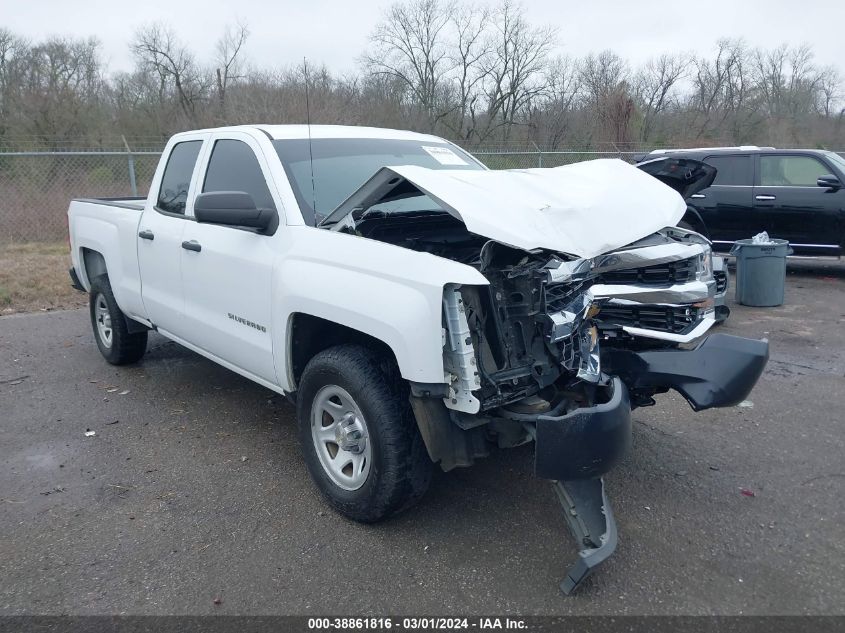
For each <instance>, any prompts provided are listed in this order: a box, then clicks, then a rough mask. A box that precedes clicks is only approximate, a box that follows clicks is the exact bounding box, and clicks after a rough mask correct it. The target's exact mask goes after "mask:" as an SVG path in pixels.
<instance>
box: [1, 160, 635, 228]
mask: <svg viewBox="0 0 845 633" xmlns="http://www.w3.org/2000/svg"><path fill="white" fill-rule="evenodd" d="M647 151H648V150H647V149H643V150H641V151H639V152H637V151H633V150H631V149H630V148H627V147H626V148H625V150H624V151H620V150H607V151H595V150H591V149H579V148H576V149H569V150H556V151H541V150H539V149H537V148H535V149H533V150H532V149H530V148H529V149H519V150H507V149H501V148H494V149H489V148H488V149H484V148H479V149H475V150H473V151H472V153H473V154H474V155H475V156H476V157H478V159H479V160H481V161H482V162H483V163H484V164H485V165H487V166H488V167H490V168H491V169H527V168H532V167H558V166H560V165H568V164H570V163H575V162H579V161H584V160H590V159H594V158H622V159H623V160H628V161H633V160H634V156H636V155H637V154H641V153H644V152H647ZM160 156H161V152H159V151H132V152H126V151H123V152H121V151H66V152H3V151H0V244H17V243H26V242H56V241H61V240H64V239H65V237H66V235H67V207H68V203H69V202H70V200H71V199H72V198H105V197H129V196H138V195H140V196H145V195H146V194H147V191H148V190H149V187H150V182H151V181H152V178H153V174H154V173H155V169H156V166H157V164H158V160H159V157H160Z"/></svg>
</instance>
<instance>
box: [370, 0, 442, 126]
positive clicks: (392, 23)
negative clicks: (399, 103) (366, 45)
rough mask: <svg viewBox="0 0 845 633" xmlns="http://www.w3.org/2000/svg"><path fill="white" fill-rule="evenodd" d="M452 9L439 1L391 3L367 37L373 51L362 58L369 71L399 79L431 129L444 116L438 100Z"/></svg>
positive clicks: (409, 0)
mask: <svg viewBox="0 0 845 633" xmlns="http://www.w3.org/2000/svg"><path fill="white" fill-rule="evenodd" d="M454 10H455V8H454V5H453V4H451V3H445V2H443V1H441V0H408V1H407V2H400V3H396V4H394V5H392V6H391V7H390V8H389V9H388V11H387V13H386V14H385V15H384V18H383V19H382V21H381V22H380V23H379V24H378V25H377V26H376V29H375V31H374V32H373V34H372V35H371V36H370V41H371V43H372V44H373V46H374V50H372V51H371V52H370V53H368V54H367V55H366V56H365V57H364V62H365V64H366V66H367V67H368V69H369V71H370V72H371V73H374V74H380V75H387V76H389V77H393V78H395V79H397V80H399V81H400V82H401V83H402V84H403V85H404V86H405V87H406V89H407V90H408V92H409V95H410V97H411V100H412V102H413V103H414V104H416V105H418V106H419V107H420V108H421V109H422V111H423V113H424V114H425V115H426V117H427V119H428V125H429V128H430V129H432V130H433V129H434V127H435V125H436V124H437V122H438V120H439V119H440V118H441V117H442V116H443V115H444V113H443V112H441V111H440V106H441V104H440V103H439V102H438V99H439V97H441V96H442V78H443V75H444V73H445V72H446V71H447V69H448V67H449V57H448V46H447V43H446V36H447V29H448V26H449V24H450V22H451V20H452V15H453V12H454Z"/></svg>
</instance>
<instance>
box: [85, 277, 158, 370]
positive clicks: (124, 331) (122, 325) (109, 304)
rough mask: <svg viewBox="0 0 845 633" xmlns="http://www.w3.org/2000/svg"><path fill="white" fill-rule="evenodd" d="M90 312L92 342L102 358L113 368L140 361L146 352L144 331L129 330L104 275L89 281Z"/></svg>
mask: <svg viewBox="0 0 845 633" xmlns="http://www.w3.org/2000/svg"><path fill="white" fill-rule="evenodd" d="M89 309H90V313H91V327H92V328H93V329H94V340H96V341H97V347H98V348H99V349H100V353H101V354H102V355H103V358H105V359H106V360H107V361H108V362H109V363H111V364H112V365H127V364H129V363H135V362H137V361H139V360H141V358H142V357H143V356H144V353H145V352H146V351H147V331H146V330H142V331H140V332H130V331H129V328H128V326H127V324H126V318H125V317H124V315H123V312H121V310H120V308H119V307H118V305H117V301H115V298H114V293H113V292H112V289H111V284H110V283H109V279H108V277H106V276H105V275H102V276H100V277H96V278H95V279H93V280H91V296H90V299H89Z"/></svg>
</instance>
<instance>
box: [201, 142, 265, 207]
mask: <svg viewBox="0 0 845 633" xmlns="http://www.w3.org/2000/svg"><path fill="white" fill-rule="evenodd" d="M202 191H203V193H207V192H209V191H245V192H247V193H248V194H249V195H251V196H252V199H253V200H254V201H255V206H256V207H258V208H259V209H275V208H276V205H275V204H274V203H273V196H271V195H270V190H269V189H268V188H267V181H266V180H265V179H264V174H263V173H262V171H261V165H259V164H258V159H257V158H256V157H255V153H254V152H253V151H252V148H251V147H250V146H249V145H247V144H246V143H244V142H243V141H234V140H226V139H224V140H219V141H217V142H216V143H215V144H214V149H213V150H212V152H211V159H210V160H209V161H208V169H207V170H206V172H205V183H204V184H203V186H202Z"/></svg>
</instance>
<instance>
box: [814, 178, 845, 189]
mask: <svg viewBox="0 0 845 633" xmlns="http://www.w3.org/2000/svg"><path fill="white" fill-rule="evenodd" d="M816 184H817V185H818V186H819V187H824V188H825V189H833V190H834V191H836V190H837V189H841V188H842V181H840V180H839V178H837V177H836V176H834V175H833V174H825V175H824V176H819V178H818V180H816Z"/></svg>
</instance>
